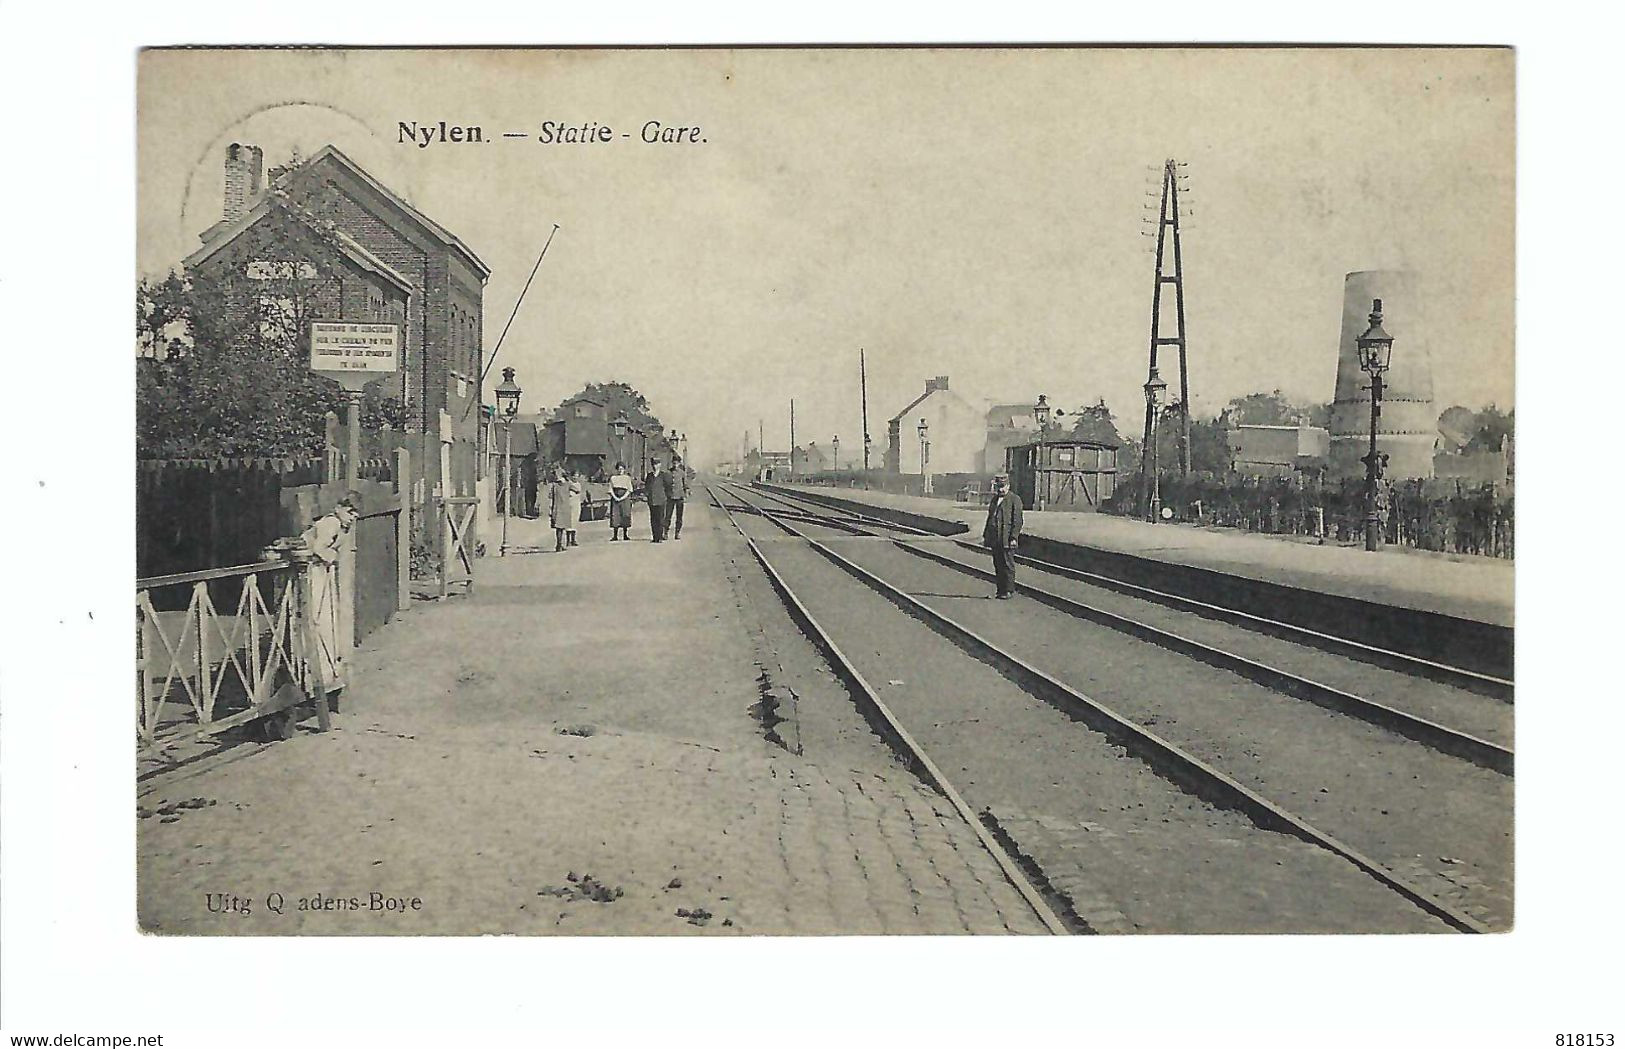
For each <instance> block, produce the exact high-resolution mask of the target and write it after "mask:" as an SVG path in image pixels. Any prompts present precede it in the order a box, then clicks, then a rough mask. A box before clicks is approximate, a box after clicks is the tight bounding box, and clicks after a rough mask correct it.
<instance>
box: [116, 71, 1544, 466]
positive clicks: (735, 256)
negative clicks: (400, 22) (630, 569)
mask: <svg viewBox="0 0 1625 1049" xmlns="http://www.w3.org/2000/svg"><path fill="white" fill-rule="evenodd" d="M1512 70H1513V61H1512V57H1511V53H1510V52H1508V51H1492V50H1470V49H1460V50H1422V49H1387V50H1375V49H1343V50H1335V51H1328V50H1291V49H1286V50H1265V49H1260V50H1224V49H1166V50H1137V49H1107V50H1073V51H1067V50H1052V49H1010V50H993V51H979V50H951V49H950V50H941V49H937V50H932V49H924V50H917V51H890V50H881V49H857V50H838V51H802V50H726V49H719V50H701V51H666V50H642V51H552V52H548V51H497V50H490V51H456V50H437V51H417V52H403V51H389V50H371V51H350V52H337V51H334V52H317V51H304V52H300V51H276V52H245V51H234V52H158V51H149V52H147V53H145V54H144V55H143V57H142V61H141V65H140V78H139V84H138V105H139V109H140V115H139V127H138V145H139V155H138V161H137V166H138V174H139V191H138V192H139V196H138V215H139V217H138V260H137V266H138V270H139V272H140V273H142V274H155V273H162V272H164V271H166V270H167V269H169V268H170V267H172V266H175V265H176V264H178V262H179V260H180V259H182V258H184V257H185V256H186V255H187V254H188V253H190V252H191V251H192V250H193V249H194V248H195V247H196V245H197V244H198V240H197V234H198V233H199V232H201V231H202V230H203V229H205V228H207V227H208V226H209V225H211V224H212V223H213V222H215V221H216V220H217V219H218V218H219V215H220V198H221V182H222V177H221V169H222V163H223V159H224V152H225V148H226V146H227V145H228V144H229V143H231V142H234V141H236V142H245V143H253V144H257V145H260V146H261V147H262V148H264V150H265V152H266V162H267V164H268V165H270V164H272V163H275V162H278V161H280V160H283V159H285V158H286V157H288V156H289V155H291V154H292V153H293V151H294V150H298V152H299V153H300V154H301V155H304V156H309V155H310V154H312V153H314V152H316V151H317V150H318V149H320V148H321V147H322V146H323V145H326V144H329V143H331V144H333V145H335V146H337V147H338V148H340V149H341V150H343V151H344V152H345V153H346V154H348V155H349V156H350V157H351V158H352V159H354V160H356V161H357V162H358V163H360V164H361V165H362V166H363V167H365V168H367V169H368V170H369V171H371V172H373V173H374V174H375V175H376V176H377V177H378V178H380V179H381V180H382V181H383V182H385V183H386V184H388V185H390V186H391V187H393V188H395V189H396V190H398V191H399V192H401V194H402V195H403V196H405V197H407V198H408V199H409V200H410V201H411V202H412V203H413V204H414V205H415V206H416V207H418V208H419V209H421V210H422V211H423V212H425V213H426V214H427V215H429V216H430V217H432V218H433V219H434V220H435V221H437V222H439V223H440V224H441V225H443V226H445V227H446V228H448V229H449V230H451V231H452V232H454V233H456V234H457V236H458V237H459V238H460V239H462V240H463V241H464V242H465V243H466V244H468V245H469V246H470V247H471V248H472V249H473V250H474V251H475V252H476V253H477V254H478V255H479V256H480V257H481V258H482V259H483V260H484V261H485V263H486V264H487V265H488V266H490V268H491V270H492V273H491V278H490V281H489V283H488V284H487V286H486V289H485V302H484V309H485V349H486V355H487V358H488V359H490V355H491V353H492V351H493V350H494V349H496V341H497V337H498V335H499V333H500V332H501V331H502V330H503V326H504V325H505V324H506V322H507V320H508V317H509V315H510V313H511V311H512V310H513V308H514V304H515V301H516V299H517V297H518V295H519V293H520V289H521V288H522V287H523V285H524V283H525V280H526V278H527V276H528V275H529V274H530V272H531V269H532V267H533V265H534V264H535V261H536V256H537V253H538V252H539V251H540V250H541V246H542V244H543V243H544V241H545V240H546V238H547V235H548V233H549V232H550V231H551V230H552V228H553V226H554V224H557V225H558V226H559V230H558V233H557V235H556V236H555V237H554V240H553V244H552V246H551V248H550V249H549V251H548V254H547V257H546V259H545V260H544V261H543V263H542V265H541V268H540V270H539V272H538V273H537V275H536V279H535V283H534V285H533V286H532V288H531V290H530V292H529V293H528V295H527V296H526V297H525V299H524V301H523V303H522V304H521V306H520V308H519V312H518V314H517V316H516V317H515V319H514V321H513V325H512V328H511V330H510V331H509V333H508V335H507V338H506V340H505V341H504V342H503V344H502V345H501V347H500V352H499V355H498V357H497V358H496V359H495V360H494V361H492V365H493V367H492V369H491V372H490V374H489V376H488V377H487V383H486V390H487V392H486V399H487V400H489V399H490V392H489V391H490V388H491V387H492V386H494V384H495V382H496V381H498V380H499V379H500V369H501V368H502V367H504V366H512V367H514V368H515V369H517V373H518V374H517V379H518V381H519V383H520V385H521V386H522V387H523V388H524V391H525V403H524V407H525V409H526V410H536V409H540V408H545V407H548V406H551V405H554V404H556V403H557V402H558V401H559V400H560V399H562V398H563V397H565V396H567V395H568V394H570V393H572V392H574V391H576V390H577V389H579V388H580V387H581V386H582V385H584V384H585V383H587V382H589V381H607V380H612V379H613V380H623V381H626V382H630V383H631V384H632V385H633V386H635V387H637V388H638V389H639V390H641V391H642V392H643V393H644V394H645V395H646V396H647V397H648V398H649V399H650V401H651V403H652V405H653V408H654V411H655V412H656V414H657V415H659V416H660V417H661V419H662V420H663V421H664V422H665V423H666V424H667V426H668V427H669V428H673V429H677V430H680V431H683V432H685V433H687V434H688V435H689V437H690V450H691V458H693V459H695V460H697V461H700V462H701V463H704V462H707V461H710V460H714V459H718V458H725V457H728V456H731V455H736V454H738V452H739V451H740V448H741V443H742V441H743V440H744V439H745V438H746V434H747V433H748V434H749V435H750V436H749V439H750V441H751V442H752V443H754V441H755V434H756V431H757V427H758V423H759V422H760V423H761V424H762V428H763V431H764V433H765V437H766V443H767V446H768V447H769V448H774V449H782V448H783V447H785V446H786V445H787V443H788V422H789V404H790V401H791V399H792V398H793V399H794V400H795V405H796V437H797V439H798V442H801V443H805V442H806V441H808V440H816V441H818V442H819V443H820V444H824V443H826V442H827V441H828V440H829V439H830V438H831V437H832V436H834V435H836V434H839V435H840V436H841V439H842V445H843V458H844V457H845V453H846V452H847V451H848V450H855V449H857V448H858V447H859V446H860V444H861V433H862V427H861V423H860V416H859V383H858V352H859V349H860V347H861V348H862V349H864V351H865V353H866V356H867V362H868V373H869V406H870V417H869V419H870V421H869V429H870V433H871V435H872V436H873V438H874V440H875V442H876V444H877V447H878V446H883V445H884V442H885V433H886V420H887V419H888V418H889V417H891V416H892V415H893V414H895V413H896V412H897V411H899V410H901V409H902V408H903V407H904V406H905V405H906V404H907V403H908V402H909V401H911V400H912V399H913V398H914V397H915V396H916V395H918V394H919V393H920V392H921V391H922V389H923V383H924V380H925V379H927V378H929V377H931V376H936V375H946V376H948V377H949V379H950V384H951V387H952V388H953V389H954V390H955V391H958V392H960V393H962V394H964V395H965V396H967V397H968V398H970V399H972V400H983V399H985V400H992V401H1001V402H1004V401H1008V402H1027V403H1030V402H1031V401H1032V400H1033V399H1035V398H1036V397H1037V395H1038V394H1040V393H1044V394H1047V395H1048V397H1049V400H1050V402H1051V403H1052V404H1055V405H1058V406H1060V407H1062V408H1068V409H1070V408H1073V407H1077V406H1079V405H1082V404H1086V403H1093V402H1094V401H1096V400H1097V399H1100V398H1104V399H1105V400H1106V402H1107V404H1108V405H1109V406H1110V407H1111V408H1112V410H1113V411H1114V413H1115V414H1116V416H1117V419H1118V423H1119V426H1120V428H1122V429H1123V430H1124V431H1125V432H1133V431H1134V430H1136V429H1137V428H1138V427H1137V422H1136V420H1137V418H1138V414H1139V412H1140V411H1141V405H1142V404H1143V400H1142V394H1141V392H1140V386H1141V384H1142V383H1144V381H1145V377H1146V365H1147V361H1146V356H1147V341H1148V336H1149V322H1150V304H1151V292H1152V284H1153V266H1154V262H1153V258H1152V255H1151V254H1150V253H1149V251H1147V250H1146V249H1147V248H1148V247H1149V246H1150V245H1151V243H1152V241H1151V239H1150V238H1148V237H1144V236H1142V235H1141V231H1142V229H1144V228H1146V227H1144V226H1143V225H1142V216H1143V215H1144V214H1146V212H1144V211H1143V208H1142V205H1145V204H1147V203H1152V202H1153V201H1152V199H1151V198H1148V197H1147V196H1146V195H1145V194H1146V193H1147V191H1148V190H1151V191H1154V190H1155V189H1156V187H1157V184H1158V180H1159V179H1160V168H1161V164H1162V161H1163V159H1164V158H1166V157H1174V158H1177V159H1178V160H1180V161H1182V162H1184V163H1186V164H1187V165H1188V166H1187V167H1186V168H1184V169H1182V170H1184V171H1185V172H1186V173H1187V174H1188V175H1189V185H1190V192H1189V194H1188V196H1187V197H1186V198H1185V204H1186V205H1187V206H1188V207H1189V208H1190V209H1192V211H1193V212H1194V214H1193V216H1192V218H1191V221H1190V223H1189V229H1188V231H1187V232H1186V233H1185V236H1184V242H1183V249H1184V250H1183V256H1184V270H1185V296H1186V315H1187V329H1188V336H1189V345H1190V372H1191V374H1190V383H1191V390H1192V402H1193V407H1194V409H1195V411H1196V412H1197V413H1198V414H1199V415H1202V416H1208V415H1211V414H1214V413H1216V412H1217V411H1218V410H1219V409H1220V408H1221V407H1223V405H1224V404H1225V402H1226V401H1228V400H1229V399H1231V398H1232V397H1236V396H1241V395H1244V394H1247V393H1250V392H1254V391H1268V390H1273V389H1277V388H1279V389H1281V390H1283V391H1284V392H1285V393H1287V394H1288V395H1289V396H1291V397H1293V398H1295V399H1300V400H1303V401H1308V402H1323V401H1329V400H1330V399H1331V397H1332V386H1333V381H1334V377H1335V372H1336V355H1337V339H1338V327H1339V323H1340V318H1341V306H1342V286H1343V276H1344V274H1345V273H1346V272H1348V271H1352V270H1364V269H1384V268H1404V269H1411V270H1414V271H1416V272H1417V273H1418V274H1419V275H1420V278H1421V282H1422V288H1423V301H1422V302H1421V303H1420V304H1419V305H1418V306H1417V308H1416V309H1414V310H1412V311H1411V312H1410V313H1406V312H1405V311H1403V310H1397V311H1396V310H1394V309H1393V308H1392V307H1391V308H1390V312H1389V314H1388V316H1387V318H1386V327H1387V328H1388V330H1389V332H1390V333H1391V334H1393V335H1394V336H1395V340H1396V341H1395V348H1394V353H1395V355H1396V356H1397V355H1399V354H1403V353H1407V352H1410V353H1420V354H1426V355H1428V356H1429V357H1430V359H1431V361H1432V368H1433V376H1434V386H1435V395H1436V401H1437V403H1438V406H1439V407H1440V408H1441V409H1442V408H1444V407H1446V406H1448V405H1451V404H1464V405H1468V406H1470V407H1475V408H1476V407H1479V406H1482V405H1484V404H1488V403H1495V404H1498V405H1500V406H1501V407H1503V408H1507V407H1511V406H1513V381H1514V375H1513V363H1512V362H1513V350H1512V338H1513V336H1512V332H1513V279H1514V269H1513V201H1514V181H1513V157H1514V145H1513V75H1512ZM441 120H444V121H447V122H448V123H450V124H456V125H463V126H469V125H477V126H479V127H480V128H481V129H482V131H483V136H484V138H485V141H484V142H482V143H480V144H456V143H439V142H436V143H434V144H431V145H429V146H427V147H426V148H425V147H420V146H419V145H416V144H414V143H412V142H402V141H400V137H401V136H400V134H399V123H400V122H401V121H408V122H411V121H416V122H417V123H418V124H419V125H437V124H438V122H439V121H441ZM651 120H654V121H660V122H661V123H662V124H664V125H668V126H672V127H691V128H693V127H697V128H698V129H699V135H700V137H702V138H703V140H704V141H702V142H685V143H681V144H646V143H643V142H642V141H641V139H640V131H641V128H642V127H643V126H644V124H645V123H646V122H647V121H651ZM544 121H553V122H555V123H556V124H562V125H573V126H577V127H579V126H581V125H582V124H586V123H590V122H597V123H598V124H600V125H608V126H609V127H611V128H612V129H613V130H612V135H613V136H614V137H613V139H612V141H610V142H608V143H592V144H585V145H583V144H564V143H553V144H545V143H542V142H540V141H538V136H539V135H540V133H541V131H542V127H543V122H544ZM503 132H513V133H520V132H523V133H524V137H522V138H504V137H503ZM623 132H624V133H627V134H629V135H630V138H624V139H623V138H621V137H620V136H621V134H622V133H623ZM1162 374H1163V376H1164V377H1165V378H1167V379H1169V381H1170V383H1171V384H1173V385H1175V386H1177V380H1176V379H1175V374H1176V372H1175V370H1174V369H1173V367H1172V366H1171V361H1170V360H1168V359H1167V358H1166V357H1165V359H1164V362H1163V368H1162Z"/></svg>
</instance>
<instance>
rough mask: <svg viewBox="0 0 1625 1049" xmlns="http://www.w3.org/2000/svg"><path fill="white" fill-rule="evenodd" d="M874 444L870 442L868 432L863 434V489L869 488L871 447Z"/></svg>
mask: <svg viewBox="0 0 1625 1049" xmlns="http://www.w3.org/2000/svg"><path fill="white" fill-rule="evenodd" d="M872 443H873V442H872V441H870V440H869V433H868V431H867V430H866V431H864V434H863V487H864V488H868V487H869V446H870V445H871V444H872Z"/></svg>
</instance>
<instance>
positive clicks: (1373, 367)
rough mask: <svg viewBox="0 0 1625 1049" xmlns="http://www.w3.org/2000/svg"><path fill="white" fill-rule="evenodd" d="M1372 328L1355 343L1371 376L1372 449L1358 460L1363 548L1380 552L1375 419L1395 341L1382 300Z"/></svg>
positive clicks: (1383, 460)
mask: <svg viewBox="0 0 1625 1049" xmlns="http://www.w3.org/2000/svg"><path fill="white" fill-rule="evenodd" d="M1370 321H1371V325H1370V327H1368V328H1366V330H1365V334H1364V335H1362V336H1360V337H1359V338H1358V339H1356V340H1355V346H1356V347H1357V348H1358V349H1359V352H1360V367H1361V368H1362V369H1364V370H1365V373H1366V374H1367V375H1369V376H1371V447H1370V451H1368V452H1367V453H1366V454H1365V456H1364V457H1363V458H1362V459H1361V460H1360V461H1361V462H1363V463H1365V548H1366V549H1367V550H1381V549H1382V512H1381V508H1380V507H1379V505H1378V501H1377V486H1378V484H1380V483H1381V481H1382V468H1383V467H1384V466H1385V465H1387V463H1388V456H1387V455H1386V454H1383V453H1381V452H1378V451H1377V419H1378V417H1379V416H1381V415H1382V373H1383V372H1385V371H1387V370H1388V365H1389V363H1390V361H1391V360H1392V359H1393V354H1394V337H1393V336H1392V335H1389V334H1388V333H1387V332H1386V331H1384V330H1383V327H1382V300H1381V299H1372V300H1371V317H1370Z"/></svg>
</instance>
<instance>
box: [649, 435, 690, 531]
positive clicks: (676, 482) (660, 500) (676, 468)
mask: <svg viewBox="0 0 1625 1049" xmlns="http://www.w3.org/2000/svg"><path fill="white" fill-rule="evenodd" d="M643 496H644V499H645V500H646V501H647V502H648V504H649V531H650V532H651V533H652V534H653V536H654V541H655V542H657V543H664V542H665V541H666V533H667V532H668V531H669V532H670V533H671V538H673V539H681V538H683V502H684V500H686V499H687V498H688V468H687V467H685V466H684V465H683V460H681V459H679V458H677V457H676V456H673V457H672V460H671V469H670V470H667V469H664V468H662V467H661V465H660V461H659V460H658V459H657V460H655V463H654V465H653V466H652V467H651V468H650V470H649V476H648V477H646V478H644V479H643Z"/></svg>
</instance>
